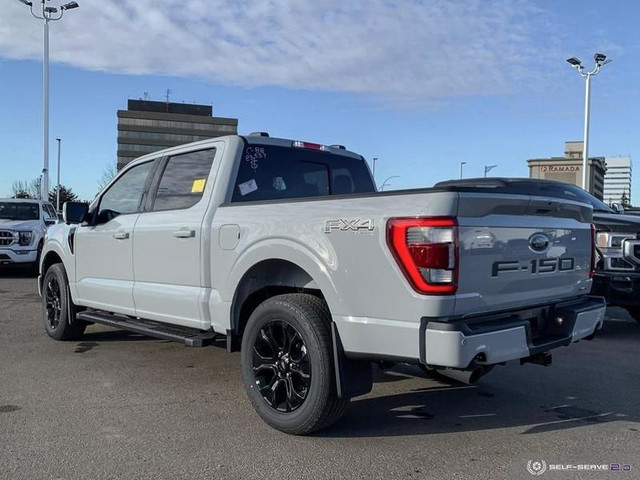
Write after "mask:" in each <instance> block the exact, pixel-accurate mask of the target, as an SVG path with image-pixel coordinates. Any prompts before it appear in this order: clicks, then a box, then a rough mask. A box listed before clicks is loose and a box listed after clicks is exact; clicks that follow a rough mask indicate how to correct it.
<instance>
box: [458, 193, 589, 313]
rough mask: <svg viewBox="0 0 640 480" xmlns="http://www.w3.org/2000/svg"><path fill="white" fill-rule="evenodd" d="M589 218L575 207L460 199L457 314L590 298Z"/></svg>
mask: <svg viewBox="0 0 640 480" xmlns="http://www.w3.org/2000/svg"><path fill="white" fill-rule="evenodd" d="M591 216H592V210H591V207H590V206H587V205H585V204H581V203H577V202H569V201H566V200H561V201H559V200H558V199H553V198H546V197H535V196H527V195H508V194H486V193H473V192H461V193H460V203H459V209H458V225H459V237H458V238H459V274H458V290H457V294H456V305H455V314H456V315H464V314H467V313H474V314H475V313H479V312H482V311H495V310H502V309H509V308H516V307H520V308H522V307H527V306H529V305H531V306H533V305H537V304H542V303H547V302H550V301H557V300H563V299H569V298H574V297H576V296H579V295H585V294H588V293H589V290H590V288H591V281H590V277H589V271H590V266H591V254H592V246H591V245H592V238H591V235H592V234H591Z"/></svg>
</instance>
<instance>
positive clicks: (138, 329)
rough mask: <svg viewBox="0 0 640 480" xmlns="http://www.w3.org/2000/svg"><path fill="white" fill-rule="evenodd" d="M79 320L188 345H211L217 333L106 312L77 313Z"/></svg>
mask: <svg viewBox="0 0 640 480" xmlns="http://www.w3.org/2000/svg"><path fill="white" fill-rule="evenodd" d="M76 318H77V319H78V320H84V321H86V322H92V323H99V324H101V325H107V326H109V327H114V328H119V329H121V330H128V331H130V332H134V333H140V334H142V335H148V336H150V337H156V338H162V339H163V340H171V341H174V342H181V343H184V344H185V345H186V346H187V347H205V346H207V345H211V344H212V343H213V342H214V341H215V339H216V336H217V334H216V333H215V332H213V331H211V330H209V331H203V330H196V329H195V328H189V327H181V326H177V325H167V324H164V323H158V322H152V321H149V320H141V319H139V318H129V317H123V316H120V315H112V314H109V313H106V312H96V311H84V312H80V313H78V314H77V315H76Z"/></svg>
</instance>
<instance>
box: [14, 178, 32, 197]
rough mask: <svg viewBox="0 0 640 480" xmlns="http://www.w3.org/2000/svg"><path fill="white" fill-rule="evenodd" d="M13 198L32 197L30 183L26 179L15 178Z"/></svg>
mask: <svg viewBox="0 0 640 480" xmlns="http://www.w3.org/2000/svg"><path fill="white" fill-rule="evenodd" d="M11 197H12V198H31V195H29V185H28V183H27V182H26V181H24V180H14V181H13V183H12V184H11Z"/></svg>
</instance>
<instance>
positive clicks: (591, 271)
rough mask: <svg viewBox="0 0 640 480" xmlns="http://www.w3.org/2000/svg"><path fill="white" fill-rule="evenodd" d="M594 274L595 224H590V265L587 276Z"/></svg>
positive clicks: (591, 276)
mask: <svg viewBox="0 0 640 480" xmlns="http://www.w3.org/2000/svg"><path fill="white" fill-rule="evenodd" d="M595 274H596V226H595V225H594V224H593V223H592V224H591V265H590V268H589V277H590V278H593V276H594V275H595Z"/></svg>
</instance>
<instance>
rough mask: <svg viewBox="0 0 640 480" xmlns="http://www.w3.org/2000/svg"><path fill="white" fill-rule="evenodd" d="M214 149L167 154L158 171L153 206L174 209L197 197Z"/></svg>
mask: <svg viewBox="0 0 640 480" xmlns="http://www.w3.org/2000/svg"><path fill="white" fill-rule="evenodd" d="M215 154H216V150H215V148H211V149H208V150H199V151H197V152H189V153H184V154H182V155H175V156H173V157H171V158H170V159H169V160H168V162H167V166H166V167H165V169H164V172H163V173H162V178H160V183H159V185H158V191H157V193H156V195H155V199H154V201H153V210H154V211H155V210H178V209H183V208H189V207H192V206H194V205H195V204H196V203H198V202H199V201H200V199H201V198H202V195H203V193H204V188H205V186H206V185H207V180H208V178H209V172H210V170H211V165H212V164H213V157H215Z"/></svg>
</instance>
